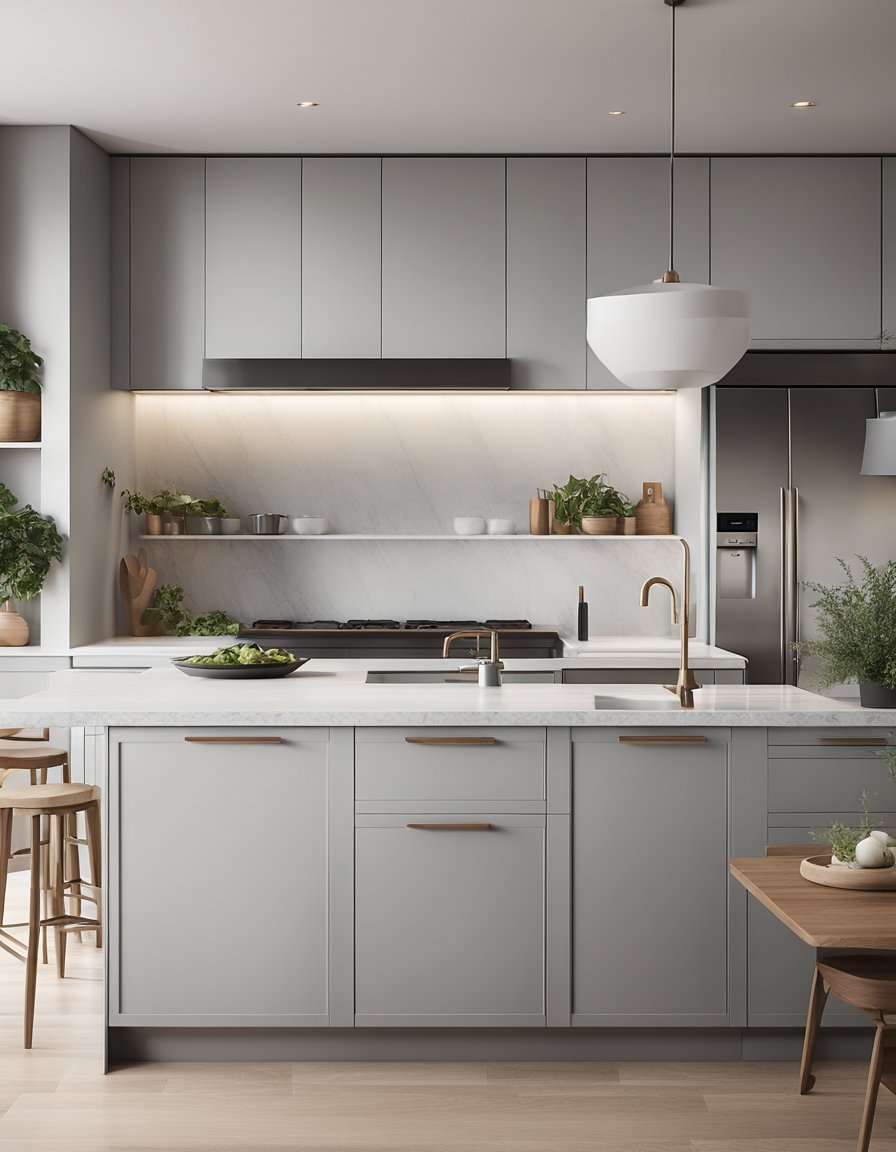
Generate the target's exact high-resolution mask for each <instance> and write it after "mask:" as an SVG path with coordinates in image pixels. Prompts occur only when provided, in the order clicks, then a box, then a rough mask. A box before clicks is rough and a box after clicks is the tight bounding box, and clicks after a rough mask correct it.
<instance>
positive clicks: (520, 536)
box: [137, 532, 680, 544]
mask: <svg viewBox="0 0 896 1152" xmlns="http://www.w3.org/2000/svg"><path fill="white" fill-rule="evenodd" d="M137 539H138V540H156V541H164V542H166V543H168V542H170V543H173V544H177V543H180V542H183V541H187V540H190V541H193V540H198V541H218V542H219V543H220V542H221V541H225V540H229V541H230V542H234V541H242V540H267V541H270V542H274V541H276V542H277V543H279V544H295V543H300V542H305V541H307V542H313V541H326V540H462V541H468V540H504V541H507V540H530V541H533V542H534V541H541V540H551V541H566V542H571V541H574V540H577V541H598V542H601V543H603V542H610V543H613V542H617V543H625V542H627V541H632V540H678V539H680V537H678V536H585V535H576V536H530V535H529V533H528V532H518V533H515V534H514V535H512V536H497V535H489V534H487V533H480V534H479V535H477V536H460V535H457V534H455V533H454V532H449V533H441V534H438V533H426V532H424V533H413V532H404V533H400V534H399V533H395V534H393V533H389V532H379V533H372V532H363V533H362V532H358V533H356V532H326V533H324V534H323V535H321V536H300V535H298V534H297V533H292V532H287V533H283V534H281V535H274V534H270V535H262V536H258V535H252V534H251V533H249V532H235V533H232V534H222V535H217V536H212V535H205V534H203V535H199V536H197V535H189V534H184V535H180V536H138V537H137Z"/></svg>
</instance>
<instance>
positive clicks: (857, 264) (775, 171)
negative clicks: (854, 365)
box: [711, 156, 881, 348]
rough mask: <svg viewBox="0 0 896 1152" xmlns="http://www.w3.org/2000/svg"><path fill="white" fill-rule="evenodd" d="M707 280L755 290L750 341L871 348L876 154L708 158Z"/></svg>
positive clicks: (876, 261)
mask: <svg viewBox="0 0 896 1152" xmlns="http://www.w3.org/2000/svg"><path fill="white" fill-rule="evenodd" d="M711 171H712V190H711V196H712V282H713V284H721V285H725V286H727V287H732V288H744V289H746V290H747V291H748V292H750V293H751V297H752V313H753V326H752V340H751V346H752V347H753V348H775V347H784V348H801V347H802V348H875V347H877V346H878V340H877V333H878V331H879V329H880V323H881V322H880V278H881V267H880V242H881V236H880V208H881V203H880V161H879V160H876V159H871V158H863V157H818V156H800V157H789V156H788V157H784V156H777V157H731V158H723V159H713V161H712V165H711Z"/></svg>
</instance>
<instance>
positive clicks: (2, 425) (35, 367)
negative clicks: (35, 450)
mask: <svg viewBox="0 0 896 1152" xmlns="http://www.w3.org/2000/svg"><path fill="white" fill-rule="evenodd" d="M42 364H43V360H42V359H41V358H40V356H38V355H37V353H36V352H34V351H33V349H32V347H31V343H30V341H29V340H28V337H27V336H23V335H22V333H21V332H17V331H16V329H15V328H10V326H9V325H8V324H0V440H6V441H11V442H21V441H29V440H39V439H40V389H41V379H40V367H41V365H42Z"/></svg>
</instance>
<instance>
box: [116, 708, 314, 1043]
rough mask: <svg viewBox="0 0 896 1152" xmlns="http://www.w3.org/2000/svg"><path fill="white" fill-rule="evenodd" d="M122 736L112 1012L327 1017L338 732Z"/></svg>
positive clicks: (164, 1019) (153, 1018) (244, 1021)
mask: <svg viewBox="0 0 896 1152" xmlns="http://www.w3.org/2000/svg"><path fill="white" fill-rule="evenodd" d="M235 735H238V736H241V737H244V738H245V737H250V738H257V737H258V736H261V735H263V736H265V737H270V736H272V735H276V736H279V737H280V742H279V743H274V744H271V743H259V744H253V743H251V742H250V743H229V742H228V743H192V742H190V741H189V740H188V739H187V738H188V737H196V736H200V737H203V738H208V737H210V736H217V737H219V738H220V737H229V738H231V739H232V738H233V736H235ZM110 743H111V747H110V753H111V758H110V763H111V772H110V789H111V792H110V804H109V810H110V814H111V828H110V864H109V883H110V901H111V906H112V907H114V908H115V910H116V912H115V914H114V915H113V916H112V917H111V919H110V925H109V928H110V933H111V936H110V956H111V957H112V958H113V961H112V968H111V972H110V988H109V1014H110V1020H111V1022H112V1023H114V1024H133V1025H141V1024H142V1025H147V1024H148V1025H183V1026H189V1025H197V1026H198V1025H213V1026H217V1025H240V1026H257V1027H271V1026H290V1027H293V1026H302V1027H305V1026H309V1025H326V1024H327V1022H328V1018H327V1016H328V997H327V968H328V948H327V907H328V900H327V793H328V744H327V731H326V729H288V730H284V731H281V732H275V731H273V730H271V729H264V730H263V731H261V732H254V731H253V730H252V729H248V730H244V731H240V730H233V729H231V730H225V731H215V730H198V731H192V730H191V731H186V730H180V729H166V730H152V729H136V730H127V731H124V730H123V731H121V732H119V733H117V734H116V733H113V738H112V740H111V742H110Z"/></svg>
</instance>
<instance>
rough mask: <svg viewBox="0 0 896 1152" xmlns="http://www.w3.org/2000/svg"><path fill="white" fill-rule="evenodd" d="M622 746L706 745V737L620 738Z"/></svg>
mask: <svg viewBox="0 0 896 1152" xmlns="http://www.w3.org/2000/svg"><path fill="white" fill-rule="evenodd" d="M617 739H618V740H619V743H620V744H705V743H706V737H705V736H619V737H617Z"/></svg>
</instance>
